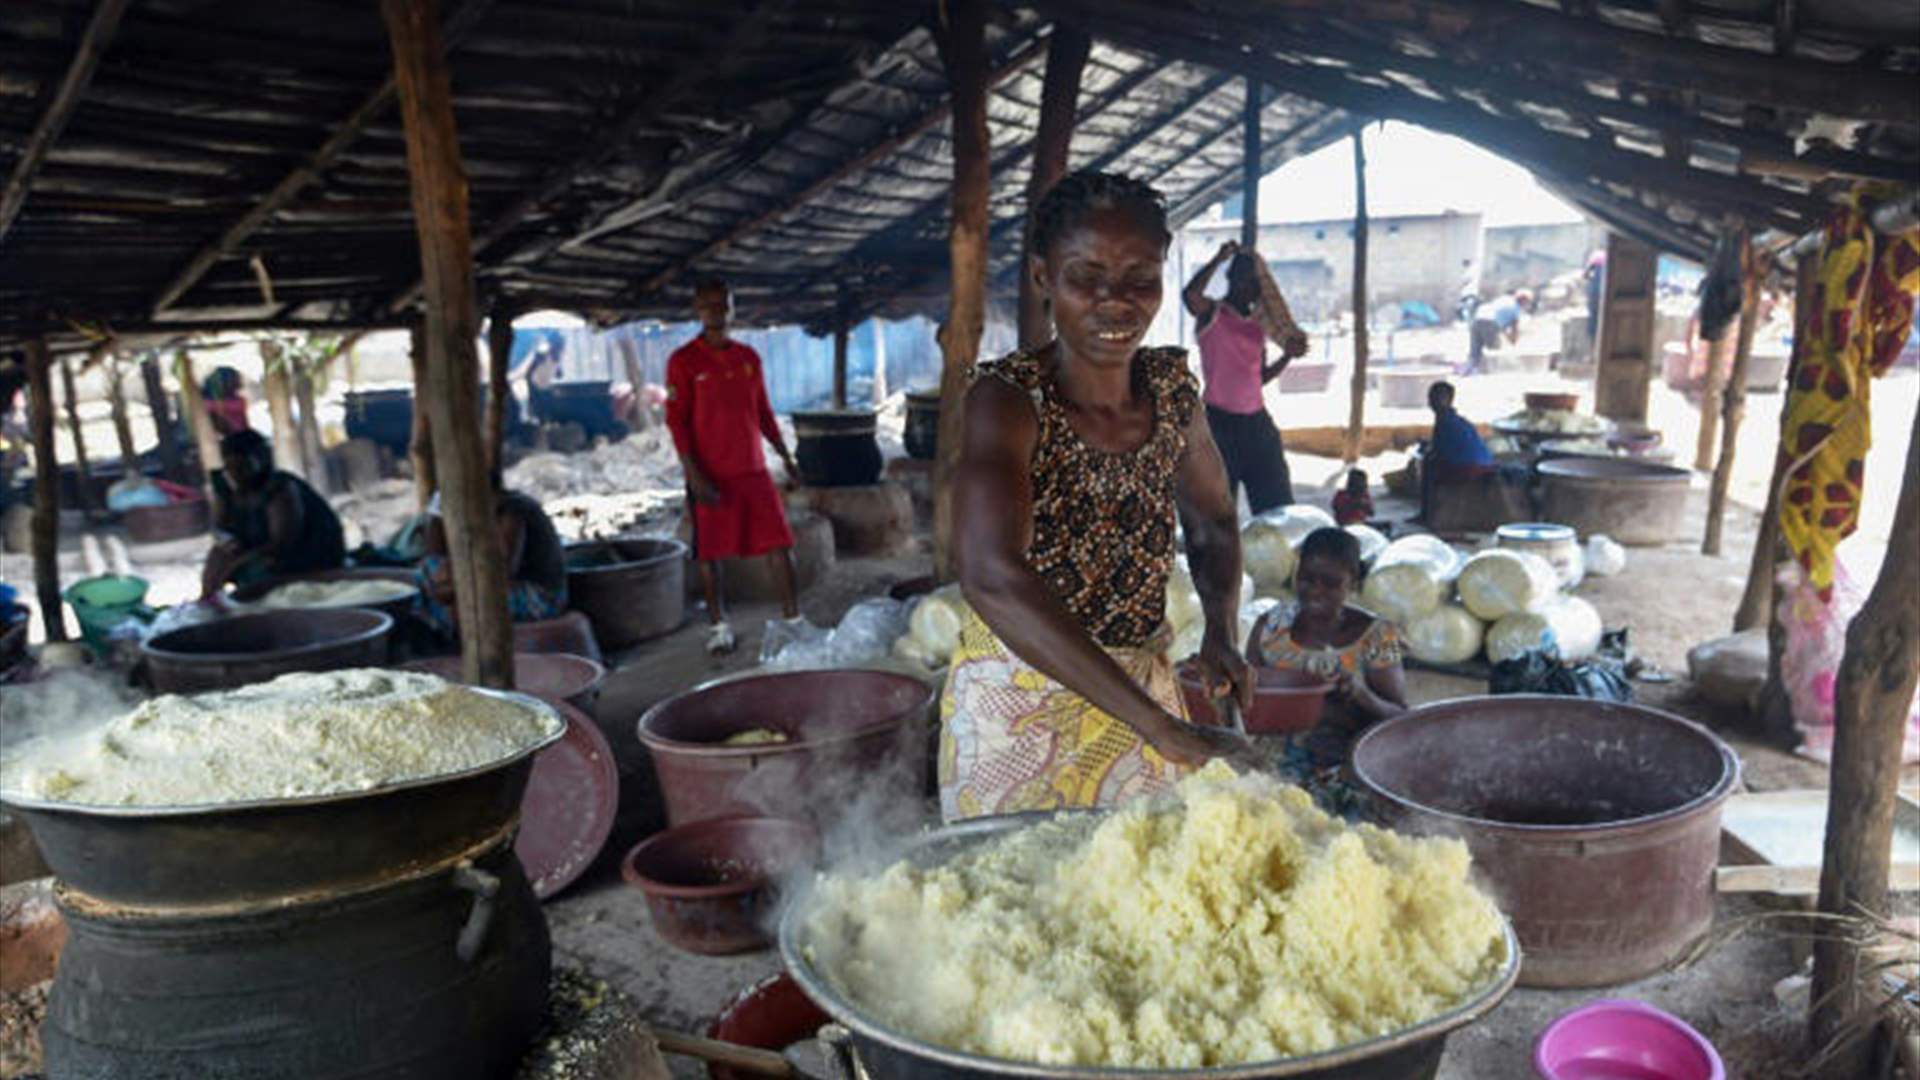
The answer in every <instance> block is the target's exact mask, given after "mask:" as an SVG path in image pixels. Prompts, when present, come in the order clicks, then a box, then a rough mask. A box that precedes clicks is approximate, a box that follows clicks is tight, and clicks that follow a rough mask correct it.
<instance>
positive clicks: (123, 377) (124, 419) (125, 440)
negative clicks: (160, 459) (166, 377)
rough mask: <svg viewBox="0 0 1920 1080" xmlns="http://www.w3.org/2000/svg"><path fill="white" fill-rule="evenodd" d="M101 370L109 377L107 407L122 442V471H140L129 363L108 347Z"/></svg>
mask: <svg viewBox="0 0 1920 1080" xmlns="http://www.w3.org/2000/svg"><path fill="white" fill-rule="evenodd" d="M106 350H107V351H106V357H105V361H104V365H103V366H102V367H101V369H100V370H101V371H102V372H103V373H104V374H105V375H106V377H107V408H108V409H109V410H111V412H112V415H113V438H114V441H115V442H117V443H119V444H120V471H121V473H122V474H123V475H125V476H134V475H137V474H138V473H139V472H140V452H139V451H138V450H136V449H134V443H133V418H132V417H131V416H129V415H128V413H127V364H126V361H125V360H123V359H121V357H120V354H119V353H117V352H115V351H114V350H113V347H112V346H107V347H106Z"/></svg>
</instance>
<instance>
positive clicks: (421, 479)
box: [407, 320, 438, 510]
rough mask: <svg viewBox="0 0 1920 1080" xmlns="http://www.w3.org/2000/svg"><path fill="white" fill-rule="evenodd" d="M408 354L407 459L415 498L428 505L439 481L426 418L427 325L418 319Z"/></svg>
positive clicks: (422, 505) (410, 334)
mask: <svg viewBox="0 0 1920 1080" xmlns="http://www.w3.org/2000/svg"><path fill="white" fill-rule="evenodd" d="M407 357H408V359H410V360H411V361H413V433H412V434H411V435H409V436H408V437H407V460H408V461H409V462H410V463H411V464H412V466H413V499H414V503H415V504H416V505H418V506H419V508H420V509H422V510H425V509H426V508H427V501H428V500H429V499H431V498H433V493H434V490H435V489H436V487H437V486H438V482H437V481H436V480H435V478H434V475H433V433H432V430H431V425H430V424H429V423H428V421H427V401H426V396H427V325H426V322H425V320H419V321H416V322H415V323H414V324H413V325H412V326H411V327H409V328H408V334H407Z"/></svg>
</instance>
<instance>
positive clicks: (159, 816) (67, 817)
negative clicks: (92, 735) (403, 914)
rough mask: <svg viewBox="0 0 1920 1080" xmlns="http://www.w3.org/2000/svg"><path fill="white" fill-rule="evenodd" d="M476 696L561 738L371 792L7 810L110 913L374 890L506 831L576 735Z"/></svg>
mask: <svg viewBox="0 0 1920 1080" xmlns="http://www.w3.org/2000/svg"><path fill="white" fill-rule="evenodd" d="M383 618H384V616H383ZM475 692H476V693H484V694H491V695H494V696H496V697H502V698H508V699H511V700H513V701H515V702H517V703H519V704H521V705H524V706H525V707H527V708H529V709H533V710H535V711H536V712H540V713H543V714H545V715H547V716H550V717H552V718H553V722H554V725H555V730H554V732H553V734H552V735H550V736H548V737H547V738H544V739H542V740H540V741H539V742H537V743H534V744H532V745H529V746H526V747H523V748H522V749H521V750H520V751H519V752H518V753H516V754H514V755H513V756H511V757H508V758H504V759H502V760H500V761H495V762H492V763H490V764H487V765H483V766H481V767H479V768H476V769H470V770H468V771H466V772H462V773H451V774H447V775H443V776H430V777H425V778H423V779H419V780H409V781H407V782H405V783H400V784H393V785H390V786H388V787H383V788H375V789H373V790H371V791H349V792H342V793H340V794H337V795H314V796H308V797H305V798H296V799H264V800H257V801H253V802H235V803H214V804H209V805H202V806H164V807H154V806H91V805H83V804H75V803H63V802H55V801H51V800H46V799H31V798H24V797H21V796H18V795H8V796H6V800H5V801H6V803H7V805H8V806H9V807H10V808H13V809H15V810H17V811H18V812H19V813H20V816H21V817H22V818H24V819H25V820H26V822H27V826H28V827H29V828H30V829H32V830H33V838H34V840H35V841H36V842H37V843H38V844H39V846H40V850H41V853H42V854H43V855H44V856H45V857H46V861H47V865H48V866H50V867H52V868H53V873H54V876H55V877H57V878H59V879H60V881H61V883H62V884H64V885H66V886H68V887H69V888H73V889H78V890H79V891H81V892H83V893H86V894H87V895H88V896H91V897H94V898H95V899H98V900H101V901H105V902H107V903H110V904H124V905H129V906H137V907H144V908H164V907H175V906H198V905H206V904H234V905H246V904H250V903H256V902H259V901H263V900H268V899H274V898H288V897H313V896H323V895H336V894H340V893H346V892H352V891H356V890H359V889H364V888H370V887H373V886H376V885H379V884H381V883H384V882H386V881H389V880H391V879H392V878H393V877H394V876H395V875H396V873H398V872H404V871H405V870H406V869H407V868H409V867H414V866H421V865H427V864H432V863H434V862H438V861H440V860H443V859H448V858H452V857H454V856H456V855H458V854H459V853H461V852H463V851H466V850H468V849H470V848H472V847H474V846H475V845H476V844H479V843H481V842H483V841H485V840H486V839H487V838H488V837H490V836H493V835H494V834H496V833H498V832H500V831H501V830H502V829H504V828H506V827H507V825H508V824H509V823H510V822H511V821H512V820H513V818H514V816H515V815H516V814H518V813H519V811H520V797H521V795H522V793H523V792H524V791H525V790H526V786H527V776H528V774H529V773H530V772H531V771H532V768H533V755H534V753H535V752H536V751H538V750H540V749H542V748H543V747H546V746H547V745H549V744H551V743H553V742H555V741H557V740H558V739H559V738H560V737H561V735H562V734H564V733H565V730H566V725H565V723H563V722H561V721H560V719H559V717H558V714H556V713H555V712H554V710H553V708H552V707H551V706H549V705H547V704H546V703H545V702H543V701H540V700H539V699H538V698H532V697H528V696H526V695H524V694H511V693H505V692H503V691H497V690H476V691H475Z"/></svg>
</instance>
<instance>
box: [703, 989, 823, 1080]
mask: <svg viewBox="0 0 1920 1080" xmlns="http://www.w3.org/2000/svg"><path fill="white" fill-rule="evenodd" d="M832 1022H833V1018H832V1017H830V1016H828V1015H827V1014H826V1013H825V1012H823V1011H822V1010H821V1008H820V1006H818V1005H815V1004H814V1003H813V999H812V998H809V997H807V995H806V993H805V992H804V991H802V990H801V989H800V984H799V983H796V982H794V981H793V976H791V975H789V974H787V973H786V972H784V971H782V972H780V973H779V974H777V975H769V976H768V977H766V978H765V979H762V980H760V981H759V982H757V983H755V984H754V985H752V986H750V987H748V988H747V989H746V990H744V991H742V992H741V994H740V996H739V997H737V998H734V999H733V1002H732V1004H729V1005H728V1006H727V1007H726V1009H725V1010H724V1011H722V1012H721V1013H720V1015H719V1016H718V1017H715V1018H714V1021H713V1023H712V1024H711V1025H709V1026H708V1027H707V1037H708V1038H710V1039H719V1040H721V1041H722V1042H730V1043H735V1044H737V1045H740V1046H752V1047H756V1048H758V1049H761V1050H772V1051H775V1052H778V1051H781V1050H785V1049H786V1048H787V1047H789V1046H792V1045H793V1044H794V1043H797V1042H800V1041H802V1040H804V1039H811V1038H813V1036H814V1034H815V1033H816V1032H818V1031H819V1030H820V1029H821V1028H822V1027H823V1026H825V1025H827V1024H829V1023H832ZM752 1075H754V1074H751V1073H745V1072H741V1071H739V1070H737V1069H733V1068H729V1067H728V1066H726V1065H722V1064H720V1063H719V1062H708V1063H707V1078H708V1080H749V1078H750V1077H751V1076H752Z"/></svg>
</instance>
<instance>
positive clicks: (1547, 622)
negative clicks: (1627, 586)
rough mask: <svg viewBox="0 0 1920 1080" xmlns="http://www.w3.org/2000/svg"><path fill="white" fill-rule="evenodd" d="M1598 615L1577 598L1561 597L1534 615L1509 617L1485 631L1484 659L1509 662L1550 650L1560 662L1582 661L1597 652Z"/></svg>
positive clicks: (1526, 613)
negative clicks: (1526, 654) (1543, 650)
mask: <svg viewBox="0 0 1920 1080" xmlns="http://www.w3.org/2000/svg"><path fill="white" fill-rule="evenodd" d="M1604 629H1605V628H1604V627H1603V626H1602V624H1601V622H1600V612H1599V610H1598V609H1596V608H1595V607H1594V606H1593V605H1592V604H1590V603H1588V602H1587V601H1585V600H1583V599H1581V598H1580V597H1578V596H1562V597H1560V598H1559V599H1558V600H1556V601H1554V602H1553V603H1551V604H1548V605H1547V606H1545V607H1543V608H1541V609H1540V610H1538V611H1523V612H1519V613H1517V614H1514V615H1509V616H1507V617H1506V618H1504V619H1501V620H1500V621H1499V622H1497V623H1494V624H1493V627H1492V628H1491V629H1489V630H1488V631H1487V659H1489V660H1491V661H1493V662H1494V663H1496V664H1497V663H1499V662H1500V661H1502V660H1511V659H1513V658H1514V657H1516V656H1520V655H1522V654H1524V653H1527V652H1530V651H1532V650H1534V649H1550V650H1552V651H1554V652H1555V653H1557V654H1558V655H1559V657H1560V659H1562V660H1567V661H1575V660H1585V659H1586V658H1587V657H1589V656H1592V655H1593V654H1594V652H1595V651H1596V650H1598V649H1599V648H1600V635H1601V634H1602V633H1603V632H1604Z"/></svg>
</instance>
